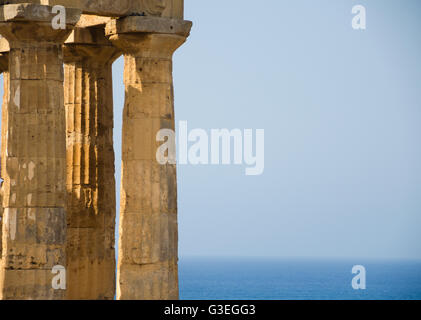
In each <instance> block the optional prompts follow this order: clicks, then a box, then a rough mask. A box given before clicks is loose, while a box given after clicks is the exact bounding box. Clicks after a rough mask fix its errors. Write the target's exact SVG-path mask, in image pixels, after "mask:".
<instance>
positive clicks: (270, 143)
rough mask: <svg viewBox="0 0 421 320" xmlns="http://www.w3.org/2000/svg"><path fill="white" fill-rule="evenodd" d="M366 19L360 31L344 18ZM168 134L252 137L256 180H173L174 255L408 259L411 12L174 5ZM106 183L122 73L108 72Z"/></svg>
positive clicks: (227, 176)
mask: <svg viewBox="0 0 421 320" xmlns="http://www.w3.org/2000/svg"><path fill="white" fill-rule="evenodd" d="M356 4H361V5H364V6H365V7H366V9H367V29H366V30H365V31H356V30H353V29H352V27H351V19H352V14H351V9H352V7H353V6H354V5H356ZM185 9H186V14H185V16H186V19H189V20H192V21H193V22H194V26H193V30H192V34H191V36H190V38H189V40H188V42H187V43H186V44H185V45H184V46H183V47H181V48H180V49H179V50H178V51H177V52H176V54H175V56H174V81H175V110H176V119H177V121H188V125H189V128H190V129H194V128H203V129H205V130H210V129H219V128H228V129H233V128H240V129H248V128H252V129H264V130H265V171H264V174H263V175H261V176H245V175H244V168H243V167H241V166H240V167H239V166H192V165H183V166H179V168H178V187H179V240H180V244H179V248H180V250H179V251H180V256H181V257H184V256H197V255H200V256H274V257H338V258H339V257H341V258H344V257H346V258H353V257H361V258H367V257H370V258H412V259H415V258H416V259H419V258H421V232H420V228H421V149H420V145H421V144H420V143H419V137H420V136H421V128H420V125H419V123H420V120H421V81H420V79H421V61H420V57H421V44H420V37H419V33H420V31H421V21H420V19H419V17H420V14H421V3H420V2H419V1H418V0H403V1H398V0H387V1H384V0H360V1H351V0H294V1H291V0H290V1H282V0H265V1H251V0H230V1H222V0H213V1H197V0H186V1H185ZM113 71H114V72H113V74H114V102H115V149H116V159H117V162H116V164H117V181H119V178H120V176H119V174H120V163H119V159H120V158H121V112H122V107H123V101H124V86H123V83H122V74H123V61H122V58H120V59H119V60H117V61H116V62H115V64H114V67H113Z"/></svg>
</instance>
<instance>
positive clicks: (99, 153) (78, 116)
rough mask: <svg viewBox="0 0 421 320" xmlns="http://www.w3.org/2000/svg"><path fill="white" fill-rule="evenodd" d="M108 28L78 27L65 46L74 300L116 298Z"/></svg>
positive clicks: (70, 282) (70, 287)
mask: <svg viewBox="0 0 421 320" xmlns="http://www.w3.org/2000/svg"><path fill="white" fill-rule="evenodd" d="M118 55H119V52H118V50H117V49H116V48H115V47H113V46H112V45H111V43H110V42H109V41H108V39H106V38H105V36H104V28H100V27H98V28H85V29H82V28H77V29H75V30H74V32H73V34H72V35H71V36H70V37H69V39H68V41H67V42H66V44H65V47H64V61H65V77H64V78H65V81H64V83H65V99H64V100H65V106H66V121H67V122H66V133H67V193H68V198H67V208H68V210H67V225H68V229H67V234H68V240H67V274H68V289H67V298H68V299H114V295H115V268H116V263H115V250H114V240H115V239H114V238H115V206H116V202H115V201H116V199H115V177H114V147H113V94H112V63H113V61H114V60H115V59H116V58H117V57H118Z"/></svg>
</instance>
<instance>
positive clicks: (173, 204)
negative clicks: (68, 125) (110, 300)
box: [106, 16, 191, 299]
mask: <svg viewBox="0 0 421 320" xmlns="http://www.w3.org/2000/svg"><path fill="white" fill-rule="evenodd" d="M190 28H191V22H189V21H182V20H171V19H164V18H154V17H138V16H136V17H128V18H124V19H121V20H117V21H112V22H110V23H108V24H107V28H106V33H107V34H108V35H109V38H110V40H111V41H112V42H113V43H114V44H115V45H116V46H118V47H119V48H120V49H121V50H122V51H123V53H124V60H125V69H124V84H125V105H124V111H123V134H122V136H123V141H122V181H121V196H120V197H121V199H120V201H121V207H120V239H119V259H118V270H117V299H178V296H179V294H178V267H177V264H178V253H177V251H178V233H177V179H176V166H175V165H174V164H166V165H160V164H159V163H158V162H157V160H156V151H157V148H158V146H159V144H158V142H157V141H156V134H157V132H158V131H159V130H160V129H173V130H174V126H175V125H174V106H173V82H172V81H173V80H172V55H173V53H174V51H175V50H176V49H177V48H178V47H179V46H180V45H182V44H183V43H184V42H185V40H186V37H187V36H188V34H189V32H190Z"/></svg>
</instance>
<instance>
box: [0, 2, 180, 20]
mask: <svg viewBox="0 0 421 320" xmlns="http://www.w3.org/2000/svg"><path fill="white" fill-rule="evenodd" d="M7 3H34V4H48V5H50V6H54V5H63V6H65V7H69V8H78V9H80V10H82V11H83V13H86V14H96V15H100V16H110V17H121V16H126V15H130V14H145V15H162V16H164V17H173V18H178V19H182V18H183V11H184V0H159V1H157V0H135V1H133V0H97V1H92V0H0V4H7Z"/></svg>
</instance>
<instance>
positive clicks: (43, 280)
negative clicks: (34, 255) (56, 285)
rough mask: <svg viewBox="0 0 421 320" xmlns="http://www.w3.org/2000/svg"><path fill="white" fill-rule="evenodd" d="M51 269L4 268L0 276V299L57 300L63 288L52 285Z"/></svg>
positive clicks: (62, 292)
mask: <svg viewBox="0 0 421 320" xmlns="http://www.w3.org/2000/svg"><path fill="white" fill-rule="evenodd" d="M54 276H55V275H54V274H53V273H52V272H51V269H31V270H13V269H6V270H4V272H3V275H2V277H0V288H3V290H1V291H0V300H29V299H31V300H34V299H36V300H59V299H63V298H64V297H65V290H61V289H59V290H56V289H53V287H52V280H53V277H54Z"/></svg>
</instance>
